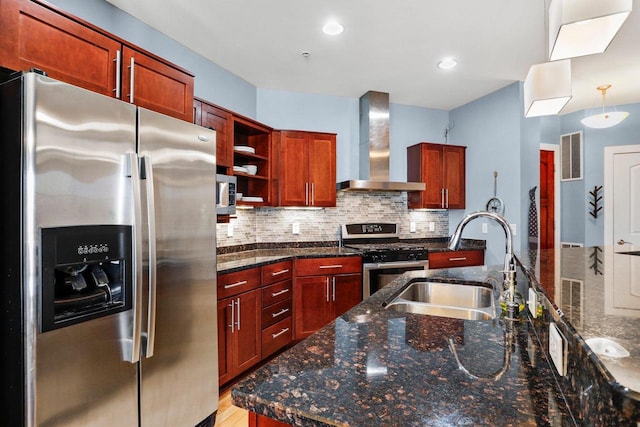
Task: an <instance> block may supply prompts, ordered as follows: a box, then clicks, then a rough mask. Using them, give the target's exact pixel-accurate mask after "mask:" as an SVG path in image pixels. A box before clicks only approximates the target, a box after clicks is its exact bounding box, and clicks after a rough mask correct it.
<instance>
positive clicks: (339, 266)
mask: <svg viewBox="0 0 640 427" xmlns="http://www.w3.org/2000/svg"><path fill="white" fill-rule="evenodd" d="M320 268H342V264H333V265H321V266H320Z"/></svg>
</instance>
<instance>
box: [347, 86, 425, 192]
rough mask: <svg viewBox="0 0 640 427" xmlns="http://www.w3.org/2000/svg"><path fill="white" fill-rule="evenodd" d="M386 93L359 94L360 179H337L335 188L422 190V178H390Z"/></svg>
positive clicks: (387, 97) (387, 98)
mask: <svg viewBox="0 0 640 427" xmlns="http://www.w3.org/2000/svg"><path fill="white" fill-rule="evenodd" d="M389 152H390V151H389V94H388V93H383V92H373V91H369V92H367V93H365V94H364V95H362V96H361V97H360V171H359V178H360V179H352V180H349V181H343V182H339V183H338V185H337V188H338V190H368V191H423V190H424V189H425V184H424V183H423V182H394V181H389Z"/></svg>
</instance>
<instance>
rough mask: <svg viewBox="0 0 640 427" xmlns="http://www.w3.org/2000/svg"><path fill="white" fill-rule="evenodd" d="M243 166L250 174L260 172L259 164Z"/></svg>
mask: <svg viewBox="0 0 640 427" xmlns="http://www.w3.org/2000/svg"><path fill="white" fill-rule="evenodd" d="M242 167H243V168H245V169H246V170H247V173H248V174H249V175H255V174H256V172H258V166H256V165H242Z"/></svg>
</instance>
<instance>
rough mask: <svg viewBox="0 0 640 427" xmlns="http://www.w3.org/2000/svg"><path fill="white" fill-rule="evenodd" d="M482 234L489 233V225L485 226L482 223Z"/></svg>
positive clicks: (485, 224) (484, 223)
mask: <svg viewBox="0 0 640 427" xmlns="http://www.w3.org/2000/svg"><path fill="white" fill-rule="evenodd" d="M482 232H483V233H484V234H487V233H488V232H489V224H487V223H486V222H483V223H482Z"/></svg>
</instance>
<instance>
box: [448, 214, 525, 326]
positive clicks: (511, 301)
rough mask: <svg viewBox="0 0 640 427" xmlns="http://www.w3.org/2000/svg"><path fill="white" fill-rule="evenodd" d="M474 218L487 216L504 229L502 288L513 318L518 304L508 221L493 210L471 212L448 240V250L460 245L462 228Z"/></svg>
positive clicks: (511, 239) (515, 315)
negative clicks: (506, 293) (505, 293)
mask: <svg viewBox="0 0 640 427" xmlns="http://www.w3.org/2000/svg"><path fill="white" fill-rule="evenodd" d="M476 218H488V219H491V220H493V221H495V222H497V223H498V224H500V226H501V227H502V229H503V230H504V236H505V251H504V252H505V254H504V268H503V278H504V288H505V289H506V290H507V292H508V293H509V295H508V304H507V305H508V311H509V317H511V318H514V317H517V315H518V304H517V303H516V302H515V282H516V281H515V275H516V264H515V258H514V256H513V233H512V232H511V226H509V222H508V221H507V220H506V219H505V218H504V217H503V216H502V215H498V214H497V213H494V212H485V211H478V212H473V213H470V214H468V215H467V216H465V217H464V218H463V219H462V221H460V223H459V224H458V226H457V227H456V229H455V231H454V232H453V235H452V236H451V239H450V240H449V250H452V251H455V250H457V249H458V248H459V246H460V241H461V239H462V231H463V230H464V228H465V227H466V226H467V224H469V223H470V222H471V221H473V220H474V219H476Z"/></svg>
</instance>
